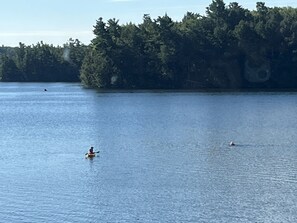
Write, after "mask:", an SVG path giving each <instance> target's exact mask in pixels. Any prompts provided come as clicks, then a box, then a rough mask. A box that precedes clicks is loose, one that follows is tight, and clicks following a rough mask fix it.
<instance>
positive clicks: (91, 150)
mask: <svg viewBox="0 0 297 223" xmlns="http://www.w3.org/2000/svg"><path fill="white" fill-rule="evenodd" d="M89 154H92V155H93V154H95V153H94V147H93V146H91V148H90V149H89Z"/></svg>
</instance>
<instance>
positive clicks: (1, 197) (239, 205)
mask: <svg viewBox="0 0 297 223" xmlns="http://www.w3.org/2000/svg"><path fill="white" fill-rule="evenodd" d="M45 88H46V89H47V90H48V91H46V92H45V91H44V89H45ZM296 114H297V94H296V93H284V92H282V93H197V92H192V93H190V92H134V93H125V92H124V93H115V92H113V93H103V92H101V93H100V92H96V91H93V90H87V89H83V88H82V87H81V86H80V85H79V84H64V83H54V84H45V83H26V84H23V83H22V84H21V83H1V84H0V132H1V134H0V150H1V155H0V219H1V220H0V221H1V222H36V223H37V222H141V223H142V222H296V221H297V206H296V204H297V199H296V198H297V197H296V190H297V170H296V168H297V164H296V163H297V162H296V160H297V143H296V138H297V137H296V136H297V135H296V126H297V119H296ZM231 140H232V141H234V142H235V143H236V146H235V147H230V146H229V145H228V144H229V142H230V141H231ZM91 145H92V146H94V147H95V150H100V155H99V156H97V157H95V158H94V159H91V160H90V159H85V158H84V154H85V152H86V151H87V149H88V148H89V147H90V146H91Z"/></svg>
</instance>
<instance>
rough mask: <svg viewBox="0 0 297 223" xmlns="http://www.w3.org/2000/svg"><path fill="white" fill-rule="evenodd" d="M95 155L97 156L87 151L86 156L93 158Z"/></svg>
mask: <svg viewBox="0 0 297 223" xmlns="http://www.w3.org/2000/svg"><path fill="white" fill-rule="evenodd" d="M95 156H96V155H95V153H87V154H86V158H93V157H95Z"/></svg>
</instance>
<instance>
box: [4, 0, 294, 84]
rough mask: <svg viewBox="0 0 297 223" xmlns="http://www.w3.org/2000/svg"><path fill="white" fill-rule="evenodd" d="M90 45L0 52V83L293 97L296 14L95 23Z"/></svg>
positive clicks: (220, 8) (226, 12)
mask: <svg viewBox="0 0 297 223" xmlns="http://www.w3.org/2000/svg"><path fill="white" fill-rule="evenodd" d="M93 32H94V35H95V37H94V39H93V40H92V41H91V43H90V44H89V45H84V44H82V43H81V42H80V41H79V40H73V39H70V40H69V42H68V43H66V44H64V45H63V46H58V47H56V46H52V45H48V44H44V43H42V42H41V43H38V44H36V45H32V46H26V45H24V44H22V43H20V44H19V46H18V47H15V48H11V47H4V46H3V47H0V55H1V58H0V79H1V81H67V82H68V81H81V82H82V84H83V85H85V86H87V87H91V88H107V89H109V88H116V89H119V88H120V89H157V88H158V89H205V88H207V89H211V88H212V89H249V88H262V89H280V88H285V89H288V88H291V89H297V9H296V8H292V7H281V8H280V7H273V8H271V7H267V6H265V3H264V2H257V3H256V9H255V10H252V11H251V10H248V9H244V8H243V7H241V6H240V5H239V4H238V3H236V2H233V3H230V4H229V5H226V4H225V3H224V1H222V0H213V1H212V2H211V4H210V5H209V6H208V7H207V8H206V13H205V15H200V14H197V13H192V12H187V13H186V14H185V15H184V17H183V19H182V20H181V21H173V20H172V19H171V18H170V17H169V16H168V15H166V14H165V15H164V16H159V17H158V18H156V19H152V18H151V17H150V15H144V17H143V21H142V23H141V24H133V23H128V24H124V25H121V24H119V21H118V20H117V19H109V20H108V21H106V22H105V21H104V20H103V19H102V18H99V19H98V20H97V21H96V23H95V25H94V30H93Z"/></svg>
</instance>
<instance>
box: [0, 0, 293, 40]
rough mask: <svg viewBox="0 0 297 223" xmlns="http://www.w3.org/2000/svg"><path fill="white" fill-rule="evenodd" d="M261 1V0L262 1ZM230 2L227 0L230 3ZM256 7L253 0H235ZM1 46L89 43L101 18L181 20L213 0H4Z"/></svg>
mask: <svg viewBox="0 0 297 223" xmlns="http://www.w3.org/2000/svg"><path fill="white" fill-rule="evenodd" d="M259 1H260V0H259ZM230 2H234V0H233V1H227V0H225V3H226V5H228V4H229V3H230ZM235 2H238V3H239V4H240V5H242V6H243V7H244V8H248V9H250V10H253V9H255V6H256V2H257V1H252V0H238V1H235ZM264 2H265V3H266V6H268V7H273V6H280V7H282V6H292V7H297V1H295V0H266V1H264ZM0 3H1V12H0V45H5V46H17V45H18V43H19V42H23V43H25V44H26V45H31V44H36V43H37V42H39V41H41V40H43V41H44V42H45V43H49V44H54V45H62V44H63V43H66V42H67V40H68V39H69V38H70V37H72V38H73V39H76V38H77V39H79V40H80V41H82V42H83V43H85V44H89V42H90V40H91V39H92V38H93V34H92V30H93V25H94V24H95V23H96V20H97V19H98V18H99V17H103V19H104V21H107V20H108V19H110V18H116V19H119V20H120V23H127V22H130V21H131V22H133V23H136V24H137V23H141V22H142V18H143V15H144V14H150V16H151V17H152V18H153V19H155V18H157V17H158V16H162V15H164V14H165V13H167V14H168V16H170V17H171V18H172V19H173V20H178V21H180V20H181V19H182V17H183V16H184V14H185V13H186V12H187V11H190V12H195V13H200V14H204V12H205V9H206V7H207V6H208V5H209V4H210V3H211V0H200V1H198V0H183V1H181V0H180V1H177V0H146V1H144V0H72V1H70V0H0Z"/></svg>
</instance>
